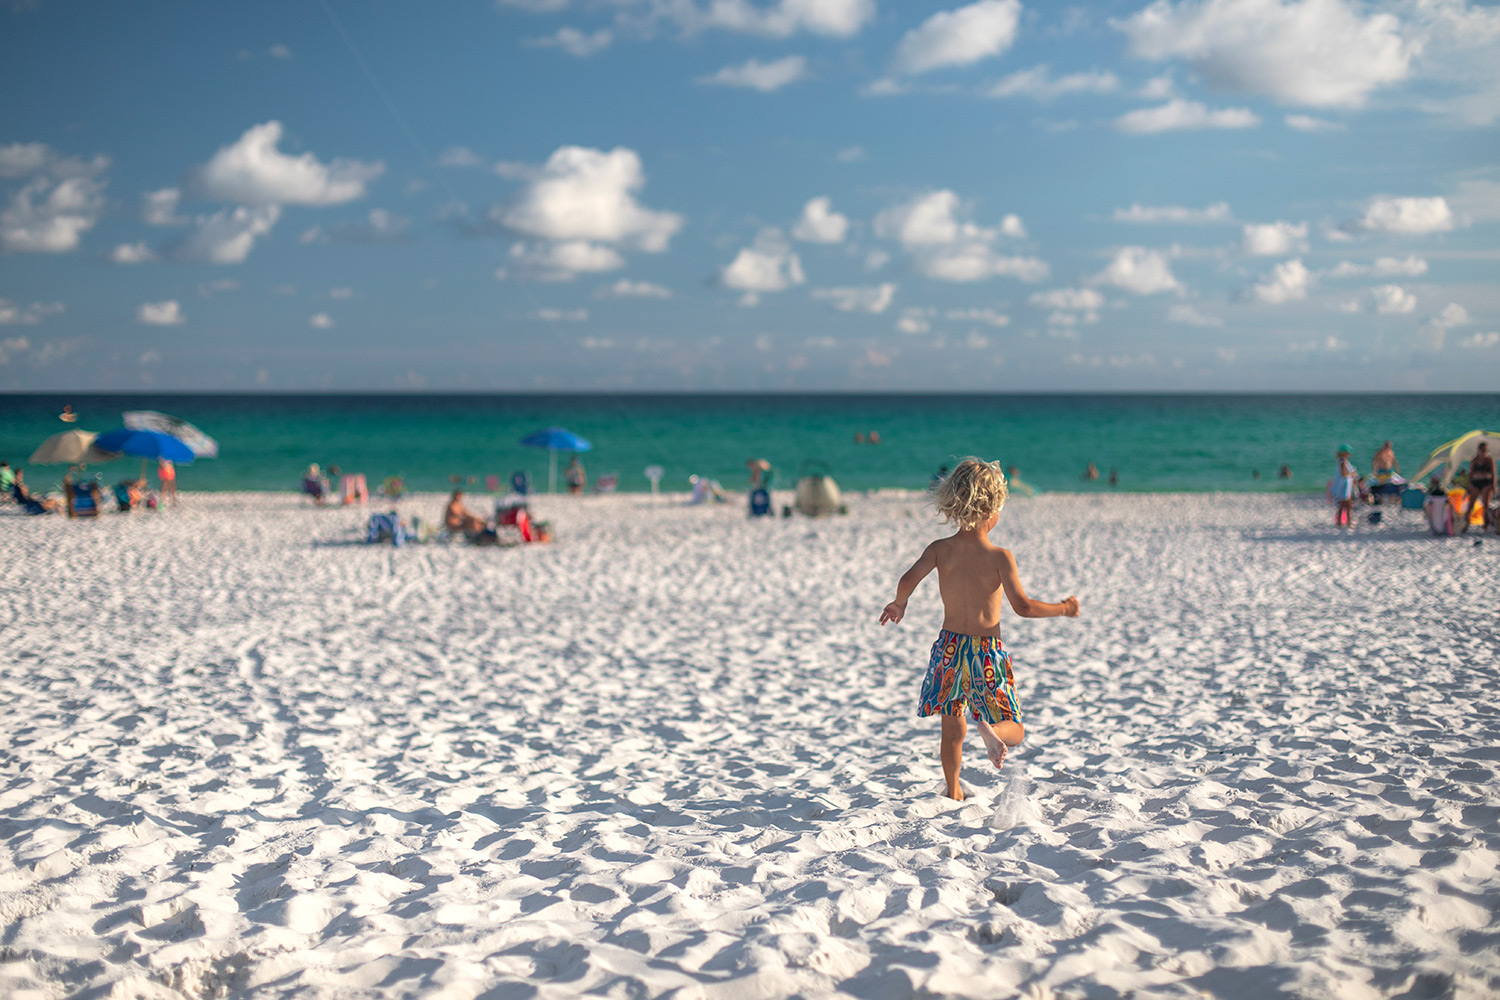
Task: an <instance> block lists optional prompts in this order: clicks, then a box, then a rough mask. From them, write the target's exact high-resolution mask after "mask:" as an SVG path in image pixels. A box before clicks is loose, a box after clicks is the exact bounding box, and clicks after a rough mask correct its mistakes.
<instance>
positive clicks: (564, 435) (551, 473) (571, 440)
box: [521, 427, 593, 493]
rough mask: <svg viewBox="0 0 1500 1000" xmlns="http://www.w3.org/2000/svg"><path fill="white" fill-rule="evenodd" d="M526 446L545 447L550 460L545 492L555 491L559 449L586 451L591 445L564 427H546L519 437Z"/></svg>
mask: <svg viewBox="0 0 1500 1000" xmlns="http://www.w3.org/2000/svg"><path fill="white" fill-rule="evenodd" d="M521 443H522V444H524V445H525V446H526V447H528V448H546V449H547V453H548V456H549V458H550V459H551V461H550V462H549V463H548V470H547V492H548V493H555V492H557V453H558V452H559V451H588V450H589V449H590V448H592V447H593V445H591V444H589V443H588V442H587V441H585V440H584V439H583V438H581V437H579V436H578V435H577V434H574V433H573V432H572V431H570V430H568V429H567V428H566V427H548V428H547V429H546V430H544V431H534V432H533V433H531V434H528V435H526V436H525V437H523V438H522V439H521Z"/></svg>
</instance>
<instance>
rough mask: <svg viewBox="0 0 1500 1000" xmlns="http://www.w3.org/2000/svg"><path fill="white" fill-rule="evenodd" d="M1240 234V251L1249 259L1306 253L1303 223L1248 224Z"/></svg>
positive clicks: (1305, 224) (1305, 232)
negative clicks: (1248, 256)
mask: <svg viewBox="0 0 1500 1000" xmlns="http://www.w3.org/2000/svg"><path fill="white" fill-rule="evenodd" d="M1241 234H1242V235H1241V239H1240V246H1241V249H1242V250H1243V251H1244V252H1245V253H1246V254H1248V255H1250V256H1251V257H1285V256H1287V255H1289V254H1294V253H1306V252H1307V223H1305V222H1298V223H1291V222H1281V221H1279V220H1278V221H1276V222H1266V223H1256V222H1250V223H1246V224H1245V226H1244V228H1243V229H1242V230H1241Z"/></svg>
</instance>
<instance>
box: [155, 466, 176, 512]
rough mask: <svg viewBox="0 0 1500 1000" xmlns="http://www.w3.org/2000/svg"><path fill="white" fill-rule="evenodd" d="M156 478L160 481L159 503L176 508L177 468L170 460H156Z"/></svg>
mask: <svg viewBox="0 0 1500 1000" xmlns="http://www.w3.org/2000/svg"><path fill="white" fill-rule="evenodd" d="M156 478H157V479H158V480H160V481H161V502H162V503H167V502H169V501H170V502H171V504H172V506H173V507H175V506H177V466H176V465H174V464H173V462H172V460H171V459H170V458H161V459H157V462H156Z"/></svg>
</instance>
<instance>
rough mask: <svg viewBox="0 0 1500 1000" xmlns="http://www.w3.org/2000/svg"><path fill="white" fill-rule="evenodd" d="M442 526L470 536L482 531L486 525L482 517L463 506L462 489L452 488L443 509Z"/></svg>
mask: <svg viewBox="0 0 1500 1000" xmlns="http://www.w3.org/2000/svg"><path fill="white" fill-rule="evenodd" d="M443 526H444V527H446V528H447V529H448V530H449V531H455V532H458V533H460V534H463V535H465V536H470V537H472V536H475V535H479V534H481V533H483V532H484V531H485V529H486V528H487V527H488V525H487V524H485V521H484V518H482V517H480V516H479V515H478V514H475V513H474V512H473V511H471V510H469V508H468V507H466V506H464V491H463V490H454V491H453V495H452V496H450V497H449V498H448V506H447V508H446V509H444V511H443Z"/></svg>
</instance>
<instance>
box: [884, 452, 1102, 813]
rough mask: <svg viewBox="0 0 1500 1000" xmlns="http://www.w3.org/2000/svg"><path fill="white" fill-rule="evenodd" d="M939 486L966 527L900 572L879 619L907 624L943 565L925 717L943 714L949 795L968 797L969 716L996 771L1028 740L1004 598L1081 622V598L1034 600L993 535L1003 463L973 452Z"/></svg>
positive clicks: (940, 502)
mask: <svg viewBox="0 0 1500 1000" xmlns="http://www.w3.org/2000/svg"><path fill="white" fill-rule="evenodd" d="M933 492H934V496H933V499H934V501H935V502H936V505H937V509H938V511H939V512H941V513H942V515H943V517H944V519H945V520H947V521H949V522H950V523H952V524H953V525H954V526H955V527H957V529H958V530H957V532H955V533H954V534H953V535H951V536H949V537H948V538H940V539H938V540H937V541H935V542H933V543H932V544H930V545H928V546H927V548H926V549H925V550H923V552H922V555H921V556H920V557H919V558H918V559H917V561H916V562H915V563H913V564H912V567H911V569H909V570H907V571H906V572H905V573H903V574H902V575H901V579H900V581H899V582H898V583H897V584H896V599H895V600H894V601H892V602H891V603H889V604H887V605H886V606H885V610H883V611H881V613H880V624H882V625H884V624H885V623H886V622H890V623H892V624H899V623H900V621H901V619H902V618H904V617H905V616H906V602H907V601H908V600H909V599H910V598H911V595H912V592H913V591H914V590H916V589H917V585H918V584H920V583H921V582H922V580H923V579H924V578H925V577H926V576H927V574H929V573H931V572H932V571H933V570H937V574H938V592H939V593H940V594H941V595H942V599H943V628H942V631H941V632H939V633H938V638H937V642H935V643H933V644H932V654H931V657H930V658H929V660H928V664H927V677H926V679H925V680H923V682H922V694H921V697H920V699H919V701H918V703H917V715H919V716H928V715H941V716H942V717H943V729H942V745H941V748H940V750H939V756H940V758H941V760H942V762H943V778H944V781H945V782H946V783H947V786H948V787H947V791H948V797H949V798H950V799H962V798H963V797H964V793H963V787H962V786H961V785H960V784H959V782H958V774H959V764H960V763H961V762H962V759H963V749H964V736H965V734H966V732H967V730H968V724H967V723H966V722H965V721H964V715H965V713H966V712H967V713H968V714H969V715H970V716H972V717H973V719H974V724H975V726H976V727H977V728H978V729H979V735H980V736H981V737H982V738H983V739H984V745H985V749H986V750H987V751H988V753H989V758H990V763H991V764H993V765H995V767H997V768H998V767H1000V766H1001V765H1003V764H1004V763H1005V757H1006V754H1007V753H1008V752H1009V748H1010V747H1013V746H1019V745H1020V743H1021V741H1022V740H1024V739H1025V738H1026V727H1025V726H1024V725H1023V724H1022V722H1021V708H1020V704H1019V702H1018V701H1017V700H1016V687H1015V678H1014V676H1013V675H1012V673H1011V663H1010V654H1009V653H1007V652H1006V651H1005V649H1004V646H1003V644H1002V643H1001V640H1000V615H1001V612H1002V610H1003V607H1004V604H1003V601H1002V599H1001V595H1002V594H1003V595H1004V597H1005V598H1006V599H1008V600H1009V601H1010V607H1011V610H1012V611H1014V612H1015V613H1016V614H1017V615H1020V616H1021V617H1022V618H1052V617H1056V616H1059V615H1066V616H1068V617H1070V618H1076V617H1077V616H1078V598H1076V597H1068V598H1067V599H1066V600H1064V601H1062V602H1060V603H1058V604H1046V603H1044V602H1042V601H1035V600H1032V599H1031V598H1029V597H1027V596H1026V590H1025V588H1023V587H1022V586H1021V577H1020V574H1019V572H1018V571H1017V570H1016V560H1015V557H1014V556H1012V555H1011V554H1010V553H1009V552H1008V551H1006V550H1005V549H1002V548H1000V547H999V546H997V545H995V543H993V542H991V541H990V539H989V533H990V532H991V531H992V530H994V527H995V524H996V522H997V521H998V520H999V519H1000V508H1001V507H1003V506H1005V498H1006V494H1007V490H1006V484H1005V476H1003V475H1002V474H1001V473H1000V465H999V463H998V462H985V461H981V460H980V459H977V458H966V459H964V460H963V461H962V462H960V463H958V467H957V468H956V469H954V470H953V474H952V475H951V476H949V477H947V478H946V479H944V480H943V481H942V482H941V483H940V484H938V486H937V488H936V489H935V490H934V491H933Z"/></svg>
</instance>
